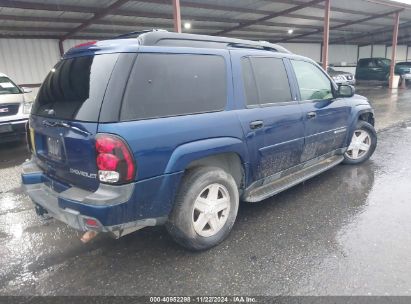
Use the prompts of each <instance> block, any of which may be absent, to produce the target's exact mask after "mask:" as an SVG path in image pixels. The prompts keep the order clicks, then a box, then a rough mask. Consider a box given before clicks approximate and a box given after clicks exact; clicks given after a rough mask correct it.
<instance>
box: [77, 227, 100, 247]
mask: <svg viewBox="0 0 411 304" xmlns="http://www.w3.org/2000/svg"><path fill="white" fill-rule="evenodd" d="M97 234H98V232H97V231H94V230H89V231H87V232H86V233H84V234H83V236H82V237H81V239H80V241H82V242H83V243H84V244H85V243H88V242H90V241H91V240H92V239H94V238H95V237H96V236H97Z"/></svg>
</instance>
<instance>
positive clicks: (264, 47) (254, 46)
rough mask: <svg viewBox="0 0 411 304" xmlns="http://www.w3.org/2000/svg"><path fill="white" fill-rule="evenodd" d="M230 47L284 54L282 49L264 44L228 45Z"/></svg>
mask: <svg viewBox="0 0 411 304" xmlns="http://www.w3.org/2000/svg"><path fill="white" fill-rule="evenodd" d="M227 46H229V47H236V48H245V49H259V50H265V51H274V52H283V50H282V49H280V50H279V48H278V46H274V45H269V44H268V45H264V44H249V43H228V44H227Z"/></svg>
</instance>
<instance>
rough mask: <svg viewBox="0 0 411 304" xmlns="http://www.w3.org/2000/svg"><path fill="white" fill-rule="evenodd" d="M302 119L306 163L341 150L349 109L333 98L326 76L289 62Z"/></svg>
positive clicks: (299, 62)
mask: <svg viewBox="0 0 411 304" xmlns="http://www.w3.org/2000/svg"><path fill="white" fill-rule="evenodd" d="M291 65H292V67H293V70H294V73H295V77H296V80H297V84H298V91H299V95H300V96H299V99H300V104H301V108H302V111H303V116H304V127H305V144H304V152H303V154H302V158H301V161H302V162H305V161H308V160H310V159H313V158H315V157H318V156H321V155H324V154H326V153H328V152H332V151H335V150H337V149H339V148H342V147H343V145H344V142H345V138H346V135H347V131H348V120H349V117H350V111H351V108H350V107H349V106H348V104H347V102H346V101H345V100H344V99H343V98H334V96H333V91H334V90H333V87H332V86H333V84H332V82H331V80H330V79H329V77H328V76H327V75H326V74H325V72H324V71H323V70H322V69H320V68H319V67H318V66H316V65H315V64H313V63H311V62H309V61H304V60H291Z"/></svg>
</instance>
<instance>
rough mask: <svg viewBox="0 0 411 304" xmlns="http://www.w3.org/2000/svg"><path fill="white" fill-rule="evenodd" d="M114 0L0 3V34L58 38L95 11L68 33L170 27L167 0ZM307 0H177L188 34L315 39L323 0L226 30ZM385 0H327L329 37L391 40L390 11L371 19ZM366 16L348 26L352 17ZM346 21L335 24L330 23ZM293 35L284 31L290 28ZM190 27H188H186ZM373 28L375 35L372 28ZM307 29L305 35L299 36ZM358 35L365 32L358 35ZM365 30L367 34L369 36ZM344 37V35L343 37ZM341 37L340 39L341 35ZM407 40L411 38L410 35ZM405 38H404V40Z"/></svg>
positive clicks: (410, 15)
mask: <svg viewBox="0 0 411 304" xmlns="http://www.w3.org/2000/svg"><path fill="white" fill-rule="evenodd" d="M117 1H118V0H19V1H16V2H15V3H16V4H15V5H13V1H9V2H8V4H7V3H6V4H1V3H0V37H26V38H27V37H47V36H50V38H58V37H62V36H65V34H67V33H68V32H70V31H71V30H73V29H75V28H76V27H78V26H80V25H81V24H82V23H84V22H87V20H88V19H90V18H92V17H93V16H94V13H97V12H98V13H101V12H103V13H102V17H101V18H96V20H94V22H92V23H91V24H88V25H87V26H85V27H84V28H82V29H81V30H80V31H78V32H75V33H74V34H73V35H71V36H70V37H71V38H76V37H85V36H87V37H96V38H99V39H101V38H107V37H110V36H112V35H113V34H120V33H125V32H128V31H135V30H142V29H147V28H164V29H169V30H172V28H173V20H172V5H171V3H172V1H171V0H130V1H128V2H126V3H125V4H123V5H121V7H119V8H116V9H113V10H111V11H105V9H107V8H108V7H109V6H110V5H113V4H115V3H116V2H117ZM310 1H311V0H271V1H270V0H255V1H249V0H207V1H205V0H180V2H181V14H182V21H183V22H190V23H191V24H192V29H191V30H190V32H192V33H202V34H211V35H214V34H218V33H219V32H220V31H226V33H225V35H227V36H235V35H238V37H244V38H248V39H253V37H254V38H255V39H257V40H258V39H260V38H264V39H267V40H270V41H273V42H277V41H290V42H293V41H302V40H303V41H313V42H317V41H319V40H321V31H322V26H323V22H322V19H323V14H324V9H323V7H324V6H323V3H318V4H316V5H312V6H311V7H306V8H302V9H299V10H295V11H291V12H287V13H286V14H283V15H279V16H276V17H275V18H272V19H269V20H265V21H263V22H256V23H255V24H250V25H248V26H245V27H243V28H241V29H239V30H238V31H230V28H233V27H235V26H237V25H239V24H243V23H244V22H249V21H253V20H257V19H259V18H262V17H265V16H267V15H269V14H272V13H276V12H277V13H278V12H282V11H284V10H287V9H290V8H293V7H296V6H298V5H301V4H306V3H308V2H310ZM399 8H400V7H399V6H395V5H394V4H393V3H391V2H389V1H388V0H344V1H341V0H331V10H332V11H331V20H330V26H331V34H330V39H331V41H332V42H334V43H337V42H340V43H345V42H351V43H361V44H366V43H371V42H372V39H375V35H378V37H379V38H382V39H384V38H386V40H387V41H386V43H387V44H389V40H390V37H391V33H390V28H391V27H392V25H393V18H392V15H386V16H383V17H379V18H372V17H373V16H375V15H378V14H385V13H389V12H393V11H395V10H398V9H399ZM401 8H404V10H403V11H402V12H401V23H402V25H401V27H400V34H399V36H400V39H402V40H407V34H408V32H407V31H408V29H411V6H401ZM366 18H367V19H369V20H366V21H364V22H361V23H355V24H353V25H349V23H351V22H357V21H361V20H362V19H366ZM346 23H347V25H346V26H344V27H341V28H338V29H333V27H334V26H338V25H342V24H346ZM290 28H292V29H293V30H294V32H293V34H292V35H290V34H288V33H287V31H288V29H290ZM186 31H188V30H186ZM374 32H375V35H374V36H373V35H372V33H374ZM300 34H305V36H304V37H298V35H300ZM360 34H367V35H363V37H358V36H359V35H360ZM368 34H369V35H368ZM342 38H344V39H342ZM339 39H340V40H339ZM409 42H410V43H411V37H409ZM407 43H408V41H407Z"/></svg>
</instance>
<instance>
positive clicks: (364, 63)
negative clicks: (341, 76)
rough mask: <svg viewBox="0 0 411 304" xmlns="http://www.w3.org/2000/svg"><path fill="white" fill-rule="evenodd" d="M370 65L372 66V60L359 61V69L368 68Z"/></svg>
mask: <svg viewBox="0 0 411 304" xmlns="http://www.w3.org/2000/svg"><path fill="white" fill-rule="evenodd" d="M370 63H371V64H372V60H370V59H360V61H358V67H360V68H365V67H368V65H369V64H370Z"/></svg>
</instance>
